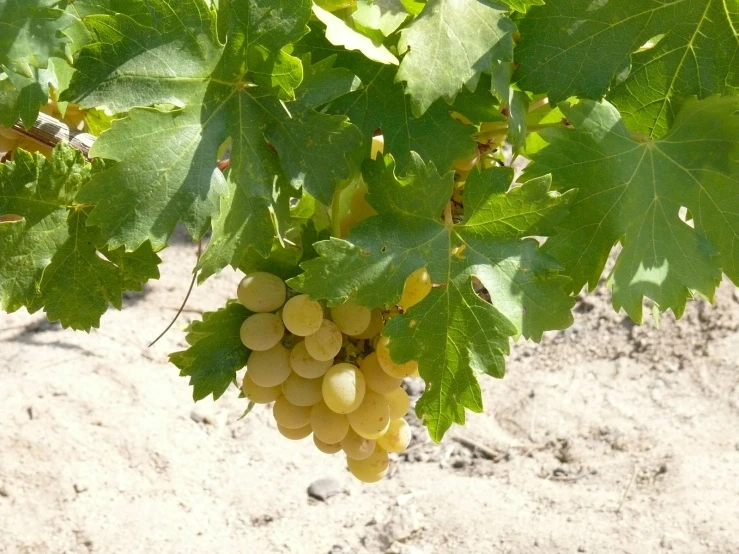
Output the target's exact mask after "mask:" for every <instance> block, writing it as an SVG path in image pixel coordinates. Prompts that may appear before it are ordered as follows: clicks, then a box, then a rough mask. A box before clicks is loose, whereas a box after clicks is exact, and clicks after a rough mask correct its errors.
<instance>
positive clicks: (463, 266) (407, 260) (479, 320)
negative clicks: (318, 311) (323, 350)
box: [290, 155, 573, 440]
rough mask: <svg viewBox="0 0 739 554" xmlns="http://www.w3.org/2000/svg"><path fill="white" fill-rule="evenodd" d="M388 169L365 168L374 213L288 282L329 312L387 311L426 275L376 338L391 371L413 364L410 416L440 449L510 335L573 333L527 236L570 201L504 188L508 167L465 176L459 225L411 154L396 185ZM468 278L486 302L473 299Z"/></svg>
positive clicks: (545, 182)
mask: <svg viewBox="0 0 739 554" xmlns="http://www.w3.org/2000/svg"><path fill="white" fill-rule="evenodd" d="M394 170H395V163H394V161H393V159H392V157H391V156H386V157H385V159H384V160H381V161H377V162H375V163H366V164H365V168H364V172H363V173H364V179H365V181H366V182H367V185H368V188H369V196H368V200H369V202H370V204H371V205H372V206H373V207H374V208H375V210H376V211H377V212H378V215H377V216H373V217H370V218H369V219H367V220H365V221H364V222H362V223H360V224H359V225H358V226H357V227H355V228H354V229H353V231H352V232H351V233H350V235H349V236H348V238H347V239H346V240H341V239H336V238H332V239H331V240H330V241H324V242H319V243H317V244H316V245H315V246H316V250H317V252H318V253H319V254H320V257H319V258H316V259H314V260H310V261H308V262H305V263H303V264H302V267H303V269H304V270H305V273H304V274H302V275H301V276H299V277H298V278H296V279H293V280H291V281H290V284H291V285H292V286H294V287H296V288H297V289H298V290H301V291H303V292H305V293H307V294H310V295H311V297H314V298H324V299H327V300H328V302H329V304H331V305H335V304H339V303H341V302H343V301H346V300H352V301H354V302H357V303H359V304H362V305H365V306H368V307H377V306H381V305H393V304H395V303H396V302H397V301H398V299H399V298H400V296H401V292H402V290H403V285H404V283H405V279H406V278H407V277H408V275H410V274H411V273H412V272H413V271H415V270H416V269H418V268H419V267H423V266H425V267H426V268H427V269H428V271H429V273H430V275H431V278H432V280H433V281H434V283H435V284H436V285H437V286H436V287H435V288H434V289H433V290H432V291H431V293H430V294H429V295H428V296H427V297H426V298H425V299H424V300H423V301H422V302H420V303H419V304H417V305H415V306H413V307H411V308H410V309H409V310H408V311H407V312H406V313H404V314H403V315H399V316H397V317H395V318H394V319H393V320H392V321H391V323H390V324H389V325H388V327H387V328H386V331H385V333H384V334H385V335H386V336H389V337H390V348H391V354H392V356H393V358H394V359H396V361H398V362H405V361H408V360H410V359H415V360H417V361H418V363H419V369H420V372H421V376H422V377H423V378H424V380H425V381H426V393H425V394H424V396H423V397H422V398H421V400H420V401H419V403H418V405H417V411H418V413H419V416H421V417H423V418H424V420H425V422H426V424H427V425H428V427H429V432H430V434H431V437H432V438H433V439H434V440H439V439H441V437H442V436H443V434H444V432H445V431H446V430H447V429H448V428H449V427H450V425H451V424H452V423H454V422H456V423H463V422H464V408H468V409H471V410H473V411H480V410H481V409H482V402H481V396H480V388H479V385H478V383H477V380H476V378H475V374H479V373H487V374H489V375H493V376H495V377H502V376H503V373H504V365H505V364H504V356H505V355H506V354H507V353H508V349H509V346H508V342H509V337H513V336H517V335H519V334H521V335H523V336H525V337H527V338H532V339H534V340H539V339H540V338H541V335H542V333H543V332H544V331H545V330H547V329H561V328H564V327H567V326H568V325H570V324H571V322H572V316H571V314H570V309H571V307H572V305H573V300H572V298H570V297H568V296H567V295H566V294H565V293H564V292H563V290H562V286H563V284H564V283H565V282H566V281H567V279H566V278H564V277H561V276H559V274H558V273H559V272H558V270H559V265H558V264H557V262H556V261H555V260H554V259H553V258H551V257H550V256H548V255H546V254H544V253H542V252H541V251H540V250H539V247H538V243H537V242H536V240H534V239H532V238H526V237H529V236H532V235H539V234H542V233H544V232H546V228H545V223H546V222H548V221H550V220H552V219H554V220H558V219H559V218H561V217H562V215H563V213H564V208H565V206H566V204H567V202H568V200H569V199H570V198H571V197H572V194H571V193H570V194H567V195H560V194H558V193H553V192H549V179H548V178H541V179H538V180H535V181H531V182H529V183H527V184H526V185H524V186H522V187H515V188H512V189H510V190H509V186H510V184H511V181H512V178H513V170H511V169H509V168H500V169H492V170H488V171H485V172H482V173H480V172H478V171H473V173H472V174H471V175H470V177H469V178H468V180H467V183H466V186H465V192H464V204H465V213H464V219H463V221H462V222H460V223H457V224H451V223H445V222H444V221H443V220H442V219H441V213H442V211H443V210H444V207H445V205H446V204H447V202H449V198H450V196H451V194H452V189H453V186H454V182H453V173H452V172H449V173H446V174H445V175H443V176H441V175H439V174H438V173H437V172H436V169H435V168H434V166H433V165H431V164H429V165H428V166H427V165H425V164H424V163H423V161H422V160H421V159H420V158H419V157H418V156H417V155H414V157H413V163H412V165H411V168H410V170H409V172H408V174H407V175H406V176H405V177H398V176H396V175H395V173H394ZM473 278H477V279H479V281H480V282H481V283H482V284H483V285H484V286H485V288H486V289H487V290H488V291H489V293H490V297H491V298H492V304H489V303H487V302H485V301H483V300H482V299H481V298H479V297H478V296H477V295H476V294H475V292H474V289H473Z"/></svg>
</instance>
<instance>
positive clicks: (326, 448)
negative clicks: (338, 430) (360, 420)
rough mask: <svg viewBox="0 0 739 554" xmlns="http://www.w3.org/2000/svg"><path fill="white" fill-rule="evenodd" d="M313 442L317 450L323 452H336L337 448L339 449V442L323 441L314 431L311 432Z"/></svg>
mask: <svg viewBox="0 0 739 554" xmlns="http://www.w3.org/2000/svg"><path fill="white" fill-rule="evenodd" d="M313 444H315V445H316V448H318V450H320V451H321V452H323V453H324V454H336V453H337V452H338V451H339V450H341V445H340V444H339V443H336V444H329V443H327V442H323V441H322V440H321V439H319V438H318V437H317V436H316V433H315V431H314V432H313Z"/></svg>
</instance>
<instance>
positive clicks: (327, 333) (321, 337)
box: [305, 319, 344, 362]
mask: <svg viewBox="0 0 739 554" xmlns="http://www.w3.org/2000/svg"><path fill="white" fill-rule="evenodd" d="M343 343H344V337H343V336H342V334H341V330H340V329H339V328H338V327H337V326H336V324H335V323H334V322H333V321H329V320H328V319H324V320H323V321H322V322H321V327H320V328H319V329H318V331H316V332H315V333H313V334H312V335H308V336H307V337H305V349H306V350H307V351H308V354H310V356H311V357H312V358H314V359H316V360H318V361H320V362H325V361H328V360H333V359H334V357H335V356H336V354H338V353H339V350H341V345H342V344H343Z"/></svg>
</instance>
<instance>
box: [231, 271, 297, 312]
mask: <svg viewBox="0 0 739 554" xmlns="http://www.w3.org/2000/svg"><path fill="white" fill-rule="evenodd" d="M236 296H237V298H238V299H239V302H241V304H242V305H243V306H244V307H245V308H246V309H247V310H250V311H252V312H257V313H261V312H274V311H275V310H278V309H280V306H282V305H283V304H284V303H285V297H286V296H287V288H286V287H285V283H284V281H283V280H282V279H280V278H279V277H277V276H276V275H272V274H271V273H267V272H264V271H257V272H256V273H249V274H248V275H246V276H245V277H244V278H243V279H242V280H241V282H240V283H239V288H238V290H237V291H236Z"/></svg>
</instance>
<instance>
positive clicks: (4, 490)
mask: <svg viewBox="0 0 739 554" xmlns="http://www.w3.org/2000/svg"><path fill="white" fill-rule="evenodd" d="M0 496H2V497H3V498H10V491H9V490H8V487H7V486H6V485H0Z"/></svg>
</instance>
